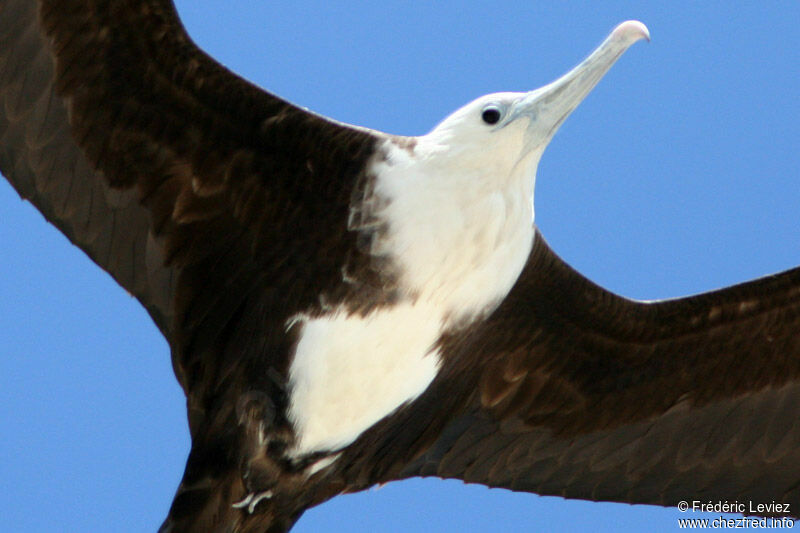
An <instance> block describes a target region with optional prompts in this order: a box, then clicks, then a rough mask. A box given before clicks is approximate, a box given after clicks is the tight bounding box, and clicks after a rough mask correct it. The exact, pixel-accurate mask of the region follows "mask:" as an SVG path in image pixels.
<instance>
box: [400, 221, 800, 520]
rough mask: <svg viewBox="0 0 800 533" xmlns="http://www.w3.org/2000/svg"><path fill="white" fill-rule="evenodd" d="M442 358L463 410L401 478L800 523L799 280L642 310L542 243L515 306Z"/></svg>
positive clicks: (783, 278)
mask: <svg viewBox="0 0 800 533" xmlns="http://www.w3.org/2000/svg"><path fill="white" fill-rule="evenodd" d="M446 349H447V351H448V353H451V354H452V356H451V358H450V363H448V368H447V369H446V370H445V374H446V377H443V379H442V382H441V383H440V385H439V386H440V387H443V388H445V389H446V390H448V391H450V395H451V396H452V395H458V393H457V392H455V391H460V394H461V396H462V397H463V398H464V403H465V405H467V408H466V409H465V410H464V411H463V412H462V414H461V415H460V416H459V417H458V418H456V419H454V420H452V421H451V422H449V423H447V425H446V426H445V427H444V431H443V433H442V434H441V437H439V438H438V440H436V442H435V444H433V445H432V446H431V447H430V448H429V450H428V451H427V453H426V454H425V455H423V456H422V457H419V458H417V459H416V460H415V461H414V462H413V463H412V464H411V465H410V466H409V467H408V468H407V469H406V470H405V472H403V474H402V475H401V476H399V477H406V476H409V475H423V476H441V477H446V478H460V479H463V480H465V481H468V482H474V483H483V484H486V485H490V486H494V487H505V488H509V489H512V490H520V491H531V492H537V493H539V494H547V495H559V496H564V497H568V498H581V499H590V500H605V501H617V502H630V503H650V504H659V505H677V504H678V502H680V501H682V500H688V501H692V500H705V501H708V500H712V501H718V500H722V501H739V502H747V501H752V502H754V503H770V502H773V501H775V502H782V503H790V504H791V507H790V509H789V511H790V512H791V515H792V516H798V514H800V422H798V418H797V412H798V408H799V407H800V268H798V269H794V270H790V271H787V272H784V273H781V274H778V275H774V276H769V277H765V278H762V279H759V280H756V281H752V282H749V283H744V284H741V285H736V286H733V287H729V288H726V289H722V290H718V291H714V292H709V293H705V294H700V295H697V296H692V297H688V298H680V299H675V300H665V301H657V302H638V301H632V300H627V299H625V298H621V297H619V296H616V295H614V294H611V293H609V292H607V291H605V290H603V289H602V288H600V287H598V286H596V285H594V284H593V283H591V282H590V281H588V280H586V279H585V278H583V277H582V276H581V275H580V274H578V273H577V272H575V271H574V270H572V269H571V268H570V267H569V266H568V265H566V264H565V263H564V262H563V261H561V259H559V258H558V257H557V256H556V255H555V254H554V253H553V252H552V251H551V250H550V249H549V247H548V246H547V243H546V242H545V241H544V240H543V239H542V238H541V235H537V239H536V244H535V247H534V250H533V252H532V254H531V257H530V259H529V262H528V264H527V265H526V267H525V270H524V271H523V273H522V275H521V277H520V279H519V280H518V282H517V284H516V286H515V287H514V289H513V290H512V292H511V294H510V295H509V296H508V298H507V299H506V300H505V301H504V302H503V304H502V305H501V306H500V307H499V308H498V309H497V310H496V311H495V312H494V313H493V315H492V316H491V317H490V318H489V319H488V320H487V322H486V323H485V324H484V325H483V326H482V327H480V328H479V329H477V330H475V331H474V332H472V334H470V335H469V336H468V338H465V339H453V340H452V341H449V344H448V345H447V346H446ZM476 369H478V370H477V371H476ZM449 401H451V402H452V401H453V400H449ZM785 510H786V509H784V511H785ZM750 511H751V510H750V509H747V512H750ZM762 512H763V513H767V514H768V513H769V510H766V511H762ZM778 514H780V513H778Z"/></svg>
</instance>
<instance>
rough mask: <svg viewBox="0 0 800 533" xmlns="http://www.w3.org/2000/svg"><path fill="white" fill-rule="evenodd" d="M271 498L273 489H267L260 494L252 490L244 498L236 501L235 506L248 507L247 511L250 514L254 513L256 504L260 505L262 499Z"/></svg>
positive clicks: (238, 507) (239, 507)
mask: <svg viewBox="0 0 800 533" xmlns="http://www.w3.org/2000/svg"><path fill="white" fill-rule="evenodd" d="M269 498H272V491H271V490H265V491H264V492H259V493H258V494H256V493H255V492H251V493H250V494H248V495H247V497H246V498H245V499H244V500H242V501H240V502H236V503H234V504H233V507H235V508H237V509H241V508H243V507H247V512H248V513H249V514H253V511H254V510H255V508H256V505H258V504H259V502H261V500H268V499H269Z"/></svg>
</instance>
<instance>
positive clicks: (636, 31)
mask: <svg viewBox="0 0 800 533" xmlns="http://www.w3.org/2000/svg"><path fill="white" fill-rule="evenodd" d="M611 37H612V38H615V39H620V40H623V41H627V42H630V43H634V42H636V41H638V40H639V39H647V40H648V41H649V40H650V30H648V29H647V26H645V25H644V24H642V23H641V22H639V21H638V20H626V21H625V22H623V23H622V24H619V25H618V26H617V27H616V28H614V31H612V32H611Z"/></svg>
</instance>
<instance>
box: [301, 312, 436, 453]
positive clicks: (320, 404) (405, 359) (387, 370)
mask: <svg viewBox="0 0 800 533" xmlns="http://www.w3.org/2000/svg"><path fill="white" fill-rule="evenodd" d="M297 319H298V320H300V321H301V322H302V323H303V325H302V330H301V334H300V340H299V342H298V344H297V347H296V351H295V356H294V359H293V360H292V363H291V366H290V369H289V385H290V397H289V400H290V401H289V419H290V421H291V422H292V424H293V426H294V429H295V432H296V435H297V439H298V440H297V442H296V443H295V446H294V449H293V450H292V451H293V454H294V455H303V454H306V453H309V452H314V451H322V450H337V449H339V448H342V447H344V446H347V445H348V444H350V443H352V442H353V441H355V440H356V438H358V436H359V435H360V434H361V433H362V432H363V431H364V430H366V429H367V428H369V427H370V426H372V425H373V424H375V423H376V422H378V421H379V420H381V419H382V418H384V417H385V416H387V415H388V414H390V413H391V412H392V411H394V410H395V409H397V408H398V407H400V406H401V405H403V404H404V403H406V402H408V401H411V400H413V399H414V398H416V397H417V396H419V395H420V394H421V393H422V392H423V391H424V390H425V389H426V388H427V387H428V385H430V383H431V381H433V378H434V377H436V373H437V371H438V369H439V363H440V358H439V354H438V353H437V351H436V350H435V349H434V348H435V347H434V344H435V342H436V341H437V339H438V338H439V336H440V334H441V324H442V320H441V316H440V314H439V313H438V312H437V310H436V309H435V308H434V307H432V306H430V305H427V304H422V303H418V304H416V305H412V304H410V303H404V304H400V305H397V306H394V307H391V308H386V309H383V310H378V311H375V312H373V313H370V314H369V315H367V316H365V317H360V316H358V315H352V316H348V315H347V314H346V313H344V312H343V311H337V312H333V313H331V314H329V315H326V316H324V317H320V318H312V319H309V318H308V317H302V316H301V317H297Z"/></svg>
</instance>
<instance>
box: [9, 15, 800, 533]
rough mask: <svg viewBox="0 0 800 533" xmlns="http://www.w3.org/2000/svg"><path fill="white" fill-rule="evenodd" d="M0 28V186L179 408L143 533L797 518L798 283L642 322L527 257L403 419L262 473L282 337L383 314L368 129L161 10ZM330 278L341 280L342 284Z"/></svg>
mask: <svg viewBox="0 0 800 533" xmlns="http://www.w3.org/2000/svg"><path fill="white" fill-rule="evenodd" d="M0 8H2V11H0V30H1V31H0V35H2V37H1V38H2V41H0V58H1V59H2V62H0V96H1V97H2V98H3V103H4V104H5V105H4V107H3V115H2V117H0V121H1V122H0V126H1V127H0V147H1V149H2V151H0V170H2V171H3V174H4V175H5V176H6V177H7V178H8V179H9V181H11V183H12V185H13V186H14V187H15V188H16V189H17V191H18V192H19V193H20V194H21V195H22V196H23V197H25V198H27V199H29V200H30V201H31V202H32V203H34V204H35V205H36V206H37V208H38V209H39V210H40V211H42V213H43V214H44V215H45V216H46V217H47V218H48V220H50V221H51V222H52V223H54V224H55V225H56V226H57V227H58V228H59V229H60V230H61V231H62V232H64V233H65V234H66V235H67V236H68V237H69V238H70V239H71V240H72V242H73V243H75V244H76V245H77V246H79V247H80V248H81V249H83V250H84V251H86V253H87V254H88V255H89V256H90V257H91V258H92V259H93V260H94V261H95V262H97V263H98V264H99V265H100V266H101V267H102V268H104V269H105V270H107V271H108V272H109V273H110V274H111V275H112V276H113V277H114V278H115V279H116V280H117V281H118V282H119V283H120V285H122V286H123V287H124V288H125V289H126V290H128V291H129V292H131V293H132V294H134V295H135V296H136V297H137V298H138V299H139V301H140V302H141V303H142V304H143V305H144V306H145V307H146V308H147V310H148V312H149V313H150V315H151V316H152V317H153V320H154V321H155V323H156V324H157V325H158V327H159V329H160V330H161V331H162V333H163V334H164V335H165V337H166V338H167V339H168V341H169V343H170V348H171V350H172V357H173V365H174V368H175V372H176V375H177V377H178V380H179V381H180V383H181V385H182V387H183V389H184V391H185V392H186V394H187V406H188V413H189V424H190V428H191V433H192V439H193V446H192V452H191V454H190V457H189V461H188V463H187V468H186V472H185V475H184V479H183V482H182V484H181V487H180V488H179V489H178V494H177V495H176V499H175V501H174V503H173V506H172V509H171V511H170V516H169V517H168V518H167V521H166V522H165V528H166V529H170V530H173V531H182V530H232V531H279V530H283V529H286V528H288V527H290V526H291V524H292V523H293V522H294V521H295V520H296V519H297V517H298V516H299V515H300V514H301V513H302V512H303V510H305V509H306V508H307V507H309V506H311V505H315V504H317V503H320V502H322V501H324V500H326V499H328V498H330V497H332V496H334V495H336V494H338V493H341V492H344V491H353V490H360V489H363V488H366V487H368V486H371V485H373V484H375V483H380V482H385V481H389V480H392V479H401V478H405V477H411V476H417V475H423V476H428V475H430V476H440V477H449V478H459V479H464V480H466V481H471V482H477V483H483V484H487V485H490V486H498V487H506V488H511V489H514V490H525V491H532V492H537V493H540V494H559V495H563V496H566V497H575V498H586V499H596V500H608V501H623V502H639V503H657V504H662V505H675V504H676V503H677V501H678V500H682V499H685V497H686V495H687V493H690V494H691V495H693V496H696V497H697V498H699V499H712V500H714V499H729V500H732V499H737V500H753V501H770V500H778V501H785V502H790V503H792V504H793V507H792V509H793V510H795V512H796V509H798V508H800V493H799V492H798V486H797V485H798V480H799V479H800V470H798V466H797V465H800V457H798V455H800V449H798V447H797V446H796V443H797V442H799V441H800V435H798V434H797V432H798V428H797V426H796V425H794V424H791V423H787V422H788V421H791V420H792V414H793V412H794V410H795V407H796V405H797V403H798V402H797V399H798V394H800V391H798V390H797V389H798V387H800V381H798V378H799V377H800V376H798V374H799V373H800V336H799V335H798V334H797V331H798V326H800V271H798V270H792V271H789V272H786V273H783V274H780V275H777V276H772V277H768V278H763V279H761V280H757V281H754V282H751V283H747V284H743V285H738V286H735V287H731V288H728V289H725V290H722V291H716V292H712V293H708V294H704V295H700V296H695V297H691V298H685V299H680V300H674V301H667V302H660V303H655V304H644V303H638V302H633V301H629V300H625V299H622V298H619V297H617V296H615V295H612V294H610V293H608V292H606V291H604V290H603V289H601V288H599V287H597V286H595V285H593V284H592V283H591V282H589V281H587V280H585V279H584V278H583V277H581V276H580V275H579V274H577V273H576V272H574V271H573V270H572V269H571V268H570V267H568V266H567V265H566V264H564V263H563V262H562V261H561V260H560V259H558V257H557V256H555V255H554V254H553V253H552V252H551V251H550V250H549V248H548V246H547V244H546V242H545V241H544V240H543V239H542V238H541V236H538V237H537V239H536V246H535V248H534V250H533V252H532V254H531V257H530V259H529V261H528V264H527V266H526V268H525V270H524V271H523V273H522V274H521V276H520V278H519V280H518V281H517V283H516V285H515V287H514V289H513V290H512V292H511V293H510V294H509V296H508V297H507V298H506V299H505V300H504V302H503V303H502V304H501V305H500V307H499V308H497V309H496V310H495V311H494V312H493V313H492V314H491V315H490V316H489V317H487V318H486V320H485V321H484V322H482V323H480V324H478V325H476V327H474V328H471V329H470V330H469V332H468V333H467V334H466V335H452V336H448V337H445V338H444V339H443V340H442V343H441V344H442V349H443V353H445V354H446V358H445V362H444V365H443V368H442V371H441V373H440V375H439V376H438V377H437V378H436V379H435V381H434V383H433V384H432V385H431V387H430V388H429V389H428V390H427V391H426V392H425V393H424V394H423V395H422V396H421V397H420V398H418V399H417V400H416V401H415V402H413V403H411V404H410V405H409V406H407V407H406V408H404V409H402V410H400V411H399V412H397V413H396V414H395V415H393V416H391V417H389V418H386V419H384V420H382V421H381V422H379V423H377V424H376V425H375V426H373V427H372V428H370V429H369V430H368V431H367V432H365V433H364V434H363V435H362V436H361V437H360V438H359V439H358V440H357V441H356V442H355V443H353V444H352V445H351V446H350V447H348V448H346V449H345V450H344V451H343V454H342V456H341V458H340V459H339V460H338V461H337V462H336V465H335V467H334V470H333V471H331V472H329V473H326V474H325V475H316V476H312V477H311V478H310V479H307V478H306V477H305V476H303V475H300V474H298V472H296V471H295V470H296V468H295V467H293V466H290V465H286V464H283V463H281V462H280V461H279V460H277V459H276V457H279V453H278V452H279V451H280V448H281V446H285V445H286V440H284V439H289V438H290V436H288V434H289V433H290V427H289V423H288V421H287V420H286V418H285V413H284V409H285V402H286V394H285V385H286V383H285V381H286V366H287V364H288V357H289V353H290V350H291V344H292V342H293V337H292V332H289V334H286V333H285V332H284V328H283V324H284V321H285V318H286V317H287V316H291V315H293V314H295V313H297V312H301V311H304V310H307V309H309V308H315V306H319V300H318V299H319V295H320V294H323V293H324V294H326V297H327V299H328V301H329V302H334V303H336V302H355V303H354V304H352V305H354V306H355V307H356V308H360V306H362V305H364V306H372V305H385V304H387V303H389V302H390V301H391V294H390V293H391V290H390V287H391V280H387V279H385V278H384V277H383V276H382V275H381V273H380V272H378V270H379V269H378V268H377V267H376V265H375V264H374V262H373V261H372V258H369V257H367V255H366V254H364V253H363V252H362V250H363V246H360V245H359V240H360V239H362V240H363V239H364V238H367V239H368V238H369V237H370V234H369V232H364V231H361V230H355V231H353V230H348V217H349V215H350V207H351V201H352V198H353V197H354V196H358V195H360V194H363V188H364V187H365V186H366V185H364V184H365V181H368V178H369V177H368V176H365V175H364V172H365V165H366V162H367V161H368V160H369V158H370V157H371V156H372V155H373V154H374V153H375V144H376V139H377V138H378V137H377V136H378V135H379V134H376V133H372V132H367V131H363V130H357V129H352V128H349V127H346V126H342V125H339V124H335V123H333V122H330V121H328V120H326V119H324V118H321V117H317V116H315V115H312V114H309V113H308V112H306V111H303V110H301V109H299V108H296V107H294V106H292V105H290V104H288V103H286V102H284V101H282V100H280V99H278V98H276V97H274V96H272V95H270V94H268V93H265V92H263V91H261V90H259V89H257V88H255V87H254V86H252V85H250V84H248V83H247V82H245V81H243V80H241V79H240V78H237V77H235V76H234V75H233V74H231V73H230V72H228V71H227V70H225V69H224V68H223V67H221V66H219V65H218V64H216V63H215V62H214V61H213V60H211V59H210V58H208V57H207V56H206V55H205V54H203V53H202V52H201V51H199V50H198V49H197V48H196V47H195V46H194V45H193V44H192V43H191V41H190V40H189V38H188V37H187V36H186V34H185V32H184V31H183V29H182V28H181V26H180V23H179V21H178V20H177V18H176V15H175V12H174V9H173V7H172V5H171V3H170V2H169V1H161V0H120V1H114V2H111V1H102V0H94V1H92V0H84V1H75V0H59V1H57V2H56V1H52V0H42V1H41V2H39V3H36V2H33V1H31V0H3V1H2V2H0ZM343 262H344V263H345V264H346V266H347V267H348V271H349V272H350V273H351V277H353V278H357V279H359V280H362V283H361V284H359V285H357V286H353V285H352V284H347V283H343V282H342V279H341V277H342V266H343ZM387 287H388V288H389V289H387ZM736 332H746V335H744V336H742V335H741V334H738V335H736V334H735V333H736ZM653 391H658V393H657V394H654V393H653ZM417 420H424V421H425V423H424V424H418V423H417V424H415V423H414V421H417ZM261 427H267V428H269V431H270V433H271V434H272V437H271V441H270V444H269V446H262V445H261V444H260V435H259V431H260V428H261ZM409 428H413V429H409ZM270 446H271V448H270ZM262 490H271V491H273V492H274V495H273V497H272V498H270V499H269V501H265V502H264V503H262V504H260V505H258V506H256V507H255V508H254V512H252V513H250V512H248V511H247V509H246V506H245V508H240V507H234V506H233V504H234V503H236V502H240V501H242V500H244V499H245V498H246V496H247V495H248V494H249V493H251V492H254V491H255V492H258V491H262Z"/></svg>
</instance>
